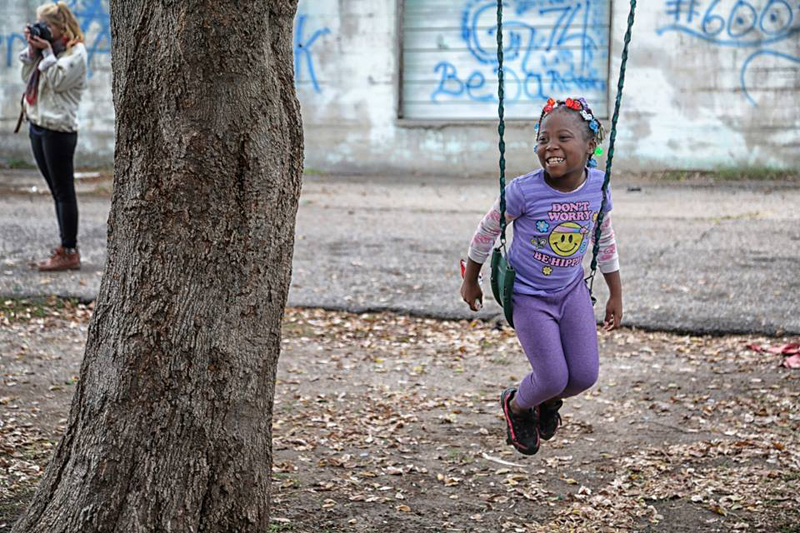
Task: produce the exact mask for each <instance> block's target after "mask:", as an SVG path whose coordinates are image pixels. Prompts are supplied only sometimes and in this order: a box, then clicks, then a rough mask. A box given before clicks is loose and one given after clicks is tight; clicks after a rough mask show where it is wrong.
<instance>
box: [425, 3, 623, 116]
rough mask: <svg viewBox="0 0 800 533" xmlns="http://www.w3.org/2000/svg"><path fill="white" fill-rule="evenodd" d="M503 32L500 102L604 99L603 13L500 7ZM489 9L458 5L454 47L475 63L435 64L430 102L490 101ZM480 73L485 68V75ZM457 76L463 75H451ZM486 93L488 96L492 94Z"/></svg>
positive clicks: (563, 7) (592, 6) (561, 6)
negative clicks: (576, 96) (578, 94)
mask: <svg viewBox="0 0 800 533" xmlns="http://www.w3.org/2000/svg"><path fill="white" fill-rule="evenodd" d="M506 5H507V13H509V15H508V16H507V20H506V21H505V22H504V24H503V34H504V35H503V37H504V39H503V58H504V66H503V70H504V72H505V73H506V79H505V85H506V98H507V102H508V103H509V104H511V103H514V102H517V101H522V100H525V101H529V102H538V101H544V100H546V99H547V98H548V97H549V96H555V94H553V93H560V94H565V93H568V92H569V91H571V90H575V89H582V90H591V91H596V92H597V94H594V95H587V96H588V97H590V98H592V97H596V98H598V99H600V100H604V99H605V98H606V94H605V91H606V87H607V73H606V69H607V65H606V63H605V61H602V59H605V58H606V57H607V51H606V50H603V49H601V44H600V43H605V42H607V37H606V35H605V33H604V32H605V31H606V30H605V25H606V24H607V23H606V22H605V17H606V15H607V13H606V12H605V11H604V10H605V9H606V7H604V4H603V3H601V2H598V1H597V0H508V1H507V2H506ZM496 8H497V4H496V2H495V1H493V0H466V2H465V7H464V9H463V10H462V14H461V34H460V35H461V39H462V40H463V42H464V43H465V44H466V47H467V50H468V51H469V57H470V59H471V60H474V61H475V62H476V63H473V64H466V65H464V64H459V65H458V67H457V66H456V65H455V64H453V62H451V61H448V60H442V61H439V62H438V63H437V64H436V66H435V67H434V69H433V70H434V73H435V74H436V75H437V84H436V85H435V87H434V89H433V90H432V92H431V94H430V100H431V101H432V102H437V103H440V102H441V101H442V100H443V99H445V98H446V99H450V100H453V99H456V100H457V99H465V100H469V101H474V102H484V103H486V102H494V101H496V100H497V99H496V96H495V94H494V93H495V92H496V90H497V89H496V87H497V82H496V79H497V76H496V75H497V64H498V62H497V53H496V47H497V45H496V41H497V21H496V18H495V13H496ZM487 67H488V68H487ZM459 69H460V70H461V71H462V73H465V74H463V75H461V76H460V75H459ZM492 87H494V88H492Z"/></svg>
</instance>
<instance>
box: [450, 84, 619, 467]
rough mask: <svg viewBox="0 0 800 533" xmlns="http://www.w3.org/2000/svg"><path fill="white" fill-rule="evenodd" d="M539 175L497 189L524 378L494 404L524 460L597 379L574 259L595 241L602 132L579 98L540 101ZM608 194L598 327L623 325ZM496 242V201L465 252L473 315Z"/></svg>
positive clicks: (584, 292) (589, 318) (588, 315)
mask: <svg viewBox="0 0 800 533" xmlns="http://www.w3.org/2000/svg"><path fill="white" fill-rule="evenodd" d="M537 131H538V136H537V139H536V147H535V151H536V154H537V155H538V157H539V163H540V164H541V165H542V168H541V169H539V170H536V171H534V172H531V173H529V174H526V175H524V176H520V177H518V178H517V179H515V180H514V181H512V182H511V183H510V184H509V185H508V186H507V187H506V193H505V194H506V220H507V221H508V222H513V224H514V240H513V242H512V243H511V248H510V250H509V254H508V261H509V263H510V264H511V266H513V267H514V269H515V270H516V280H515V284H514V291H513V313H514V315H513V319H514V325H515V327H516V331H517V337H518V338H519V341H520V343H521V344H522V348H523V349H524V350H525V354H526V355H527V357H528V360H529V361H530V364H531V368H532V370H531V373H530V374H528V375H527V376H525V378H524V379H523V380H522V382H521V383H520V384H519V387H518V388H516V387H511V388H508V389H506V390H505V391H503V393H502V394H501V396H500V401H501V406H502V408H503V414H504V418H505V421H506V430H507V435H508V442H509V444H511V445H512V446H514V448H516V449H517V450H518V451H519V452H521V453H523V454H526V455H532V454H534V453H536V452H537V451H538V450H539V444H540V439H544V440H549V439H551V438H552V437H553V435H555V432H556V430H557V429H558V427H559V425H560V424H561V417H560V415H559V414H558V410H559V409H560V408H561V405H562V403H563V402H562V399H563V398H567V397H570V396H575V395H576V394H579V393H581V392H583V391H585V390H587V389H588V388H589V387H591V386H592V385H593V384H594V383H595V381H596V380H597V374H598V366H599V360H598V353H597V328H596V324H595V318H594V312H593V310H592V303H591V299H590V296H589V291H588V289H587V288H586V284H585V283H584V282H583V277H584V272H583V266H582V259H583V256H584V255H585V253H586V250H587V248H588V247H589V246H590V244H591V243H590V241H591V238H592V237H591V236H592V235H594V231H593V228H594V224H595V222H596V221H597V218H598V213H599V211H600V206H601V203H602V199H603V192H602V185H603V179H604V173H603V172H601V171H599V170H596V169H595V168H594V167H595V166H596V162H595V161H594V159H593V155H594V153H595V150H596V148H597V145H598V144H599V143H600V142H601V141H602V139H603V128H602V126H601V124H600V122H599V121H598V120H597V119H596V118H595V117H594V115H593V114H592V110H591V109H590V108H589V105H588V104H587V103H586V100H584V99H583V98H575V99H572V98H568V99H567V100H565V101H555V100H552V99H551V100H548V102H547V105H546V106H545V107H544V109H543V111H542V115H541V117H540V119H539V123H538V124H537ZM611 207H612V203H611V192H610V191H609V192H608V199H607V203H606V206H605V211H604V213H605V214H604V218H603V223H602V227H601V234H600V253H599V255H598V265H599V267H600V271H601V272H602V273H603V276H604V278H605V280H606V283H607V284H608V288H609V292H610V297H609V299H608V302H607V304H606V314H605V323H604V328H605V329H606V330H607V331H611V330H613V329H616V328H618V327H619V326H620V323H621V321H622V281H621V280H620V275H619V259H618V257H617V247H616V243H615V241H614V231H613V229H612V227H611V216H610V214H608V212H609V211H611ZM499 235H500V201H499V199H498V201H497V202H495V204H494V207H492V209H491V210H490V211H489V213H487V214H486V216H485V217H484V218H483V220H482V221H481V223H480V225H479V226H478V230H477V231H476V232H475V235H474V237H473V238H472V242H471V244H470V248H469V260H468V261H467V267H466V271H465V274H464V282H463V284H462V286H461V296H462V297H463V299H464V301H466V302H467V304H469V306H470V308H471V309H472V310H473V311H477V310H478V309H479V307H480V302H481V301H482V299H483V293H482V291H481V288H480V285H479V283H478V274H479V273H480V270H481V266H482V265H483V263H484V262H485V261H486V259H487V258H488V256H489V254H490V253H491V250H492V247H493V245H494V242H495V240H496V239H497V237H498V236H499Z"/></svg>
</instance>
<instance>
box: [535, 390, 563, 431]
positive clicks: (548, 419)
mask: <svg viewBox="0 0 800 533" xmlns="http://www.w3.org/2000/svg"><path fill="white" fill-rule="evenodd" d="M562 405H564V402H563V401H561V400H551V401H548V402H544V403H542V404H539V406H538V407H537V408H536V409H537V411H539V436H540V437H541V438H543V439H544V440H550V439H552V438H553V435H555V434H556V430H557V429H558V428H559V426H561V415H560V414H558V410H559V409H561V406H562Z"/></svg>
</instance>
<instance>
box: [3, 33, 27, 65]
mask: <svg viewBox="0 0 800 533" xmlns="http://www.w3.org/2000/svg"><path fill="white" fill-rule="evenodd" d="M16 40H20V41H22V42H23V43H25V42H26V41H25V36H24V35H23V34H21V33H12V34H11V35H9V36H8V37H6V38H5V42H6V66H9V67H10V66H11V64H12V61H13V59H12V56H13V55H14V41H16Z"/></svg>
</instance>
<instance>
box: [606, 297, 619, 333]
mask: <svg viewBox="0 0 800 533" xmlns="http://www.w3.org/2000/svg"><path fill="white" fill-rule="evenodd" d="M621 325H622V298H614V297H610V298H609V299H608V302H607V303H606V319H605V320H604V321H603V329H604V330H605V331H613V330H615V329H617V328H619V327H620V326H621Z"/></svg>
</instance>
